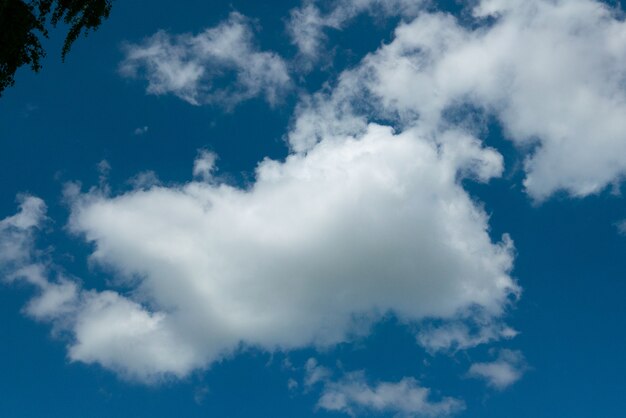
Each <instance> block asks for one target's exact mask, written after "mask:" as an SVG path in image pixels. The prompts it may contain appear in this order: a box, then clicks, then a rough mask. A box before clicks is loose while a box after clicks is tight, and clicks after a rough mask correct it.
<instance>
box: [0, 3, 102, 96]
mask: <svg viewBox="0 0 626 418" xmlns="http://www.w3.org/2000/svg"><path fill="white" fill-rule="evenodd" d="M111 1H112V0H30V1H29V0H0V94H2V91H3V90H4V89H5V88H6V87H8V86H11V85H13V83H14V78H13V77H14V75H15V71H17V69H18V68H19V67H21V66H22V65H30V67H31V68H32V69H33V70H34V71H39V69H40V68H41V63H40V60H41V58H43V57H44V56H45V51H44V49H43V47H42V46H41V42H40V36H43V37H48V31H47V29H46V24H47V23H48V21H49V24H50V25H52V26H53V27H55V26H56V25H57V24H59V22H63V23H65V24H66V25H68V26H69V31H68V33H67V36H66V38H65V42H64V43H63V49H62V51H61V58H62V59H65V56H66V55H67V53H68V52H69V50H70V48H71V46H72V44H73V43H74V41H76V39H78V37H79V36H80V34H81V33H83V31H84V33H85V34H87V33H88V32H89V31H90V30H95V29H97V28H98V26H100V24H101V23H102V20H103V19H106V18H107V17H109V13H110V11H111Z"/></svg>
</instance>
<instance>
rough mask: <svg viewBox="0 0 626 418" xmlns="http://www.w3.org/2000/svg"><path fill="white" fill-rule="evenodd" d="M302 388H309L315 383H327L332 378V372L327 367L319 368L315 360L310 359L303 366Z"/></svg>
mask: <svg viewBox="0 0 626 418" xmlns="http://www.w3.org/2000/svg"><path fill="white" fill-rule="evenodd" d="M304 372H305V375H304V386H305V387H306V388H310V387H311V386H313V385H315V384H317V383H323V382H326V381H328V379H330V377H331V376H332V371H331V370H330V369H328V368H327V367H324V366H320V365H319V364H318V363H317V360H316V359H314V358H310V359H308V360H307V362H306V363H305V365H304Z"/></svg>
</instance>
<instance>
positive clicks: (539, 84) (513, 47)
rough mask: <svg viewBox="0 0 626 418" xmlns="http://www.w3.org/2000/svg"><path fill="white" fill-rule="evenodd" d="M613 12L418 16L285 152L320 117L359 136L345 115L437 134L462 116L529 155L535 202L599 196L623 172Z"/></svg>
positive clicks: (588, 6) (306, 113)
mask: <svg viewBox="0 0 626 418" xmlns="http://www.w3.org/2000/svg"><path fill="white" fill-rule="evenodd" d="M615 13H616V12H614V11H613V9H611V8H610V7H609V6H607V5H605V4H603V3H600V2H597V1H594V0H568V1H564V0H555V1H548V0H512V1H497V0H483V1H480V2H478V3H477V4H476V6H475V7H474V8H473V23H474V24H473V25H472V26H471V27H466V26H464V25H462V24H460V23H459V22H458V21H457V19H455V18H454V17H453V16H450V15H448V14H443V13H428V12H421V13H419V15H418V16H417V18H416V19H415V20H413V21H412V22H410V23H404V24H400V26H399V27H398V28H397V29H396V33H395V39H394V40H393V41H392V42H391V43H389V44H388V45H384V46H383V47H381V48H380V49H379V50H378V51H376V52H375V53H372V54H370V55H368V56H367V57H366V58H365V59H364V60H363V62H362V63H361V65H360V66H359V67H358V68H356V69H354V70H352V71H347V72H344V74H342V76H341V77H340V80H339V83H338V86H337V88H336V89H334V90H333V91H332V93H331V94H330V95H328V97H326V100H320V96H319V95H318V96H315V97H314V99H311V100H309V102H308V103H304V104H303V105H301V108H300V110H299V113H298V117H297V118H296V120H295V122H294V126H295V129H294V132H293V133H292V135H291V143H292V147H293V148H294V149H295V150H303V149H306V147H308V146H310V145H311V143H310V142H307V141H311V138H312V136H311V135H310V134H309V132H310V131H311V127H314V126H315V125H316V124H321V123H322V121H323V120H324V119H328V116H329V115H333V114H338V115H340V119H339V120H338V122H337V123H327V124H325V126H326V129H335V130H338V131H340V132H341V131H342V130H344V131H345V129H346V127H349V128H351V129H355V128H359V129H362V124H358V123H356V122H358V119H356V120H355V119H354V115H351V114H350V112H351V111H352V112H353V113H355V112H356V111H355V110H354V109H362V108H364V107H365V109H367V110H368V112H366V116H368V117H371V115H372V114H374V115H376V116H377V117H379V118H380V117H383V118H394V119H396V120H397V121H398V122H397V123H399V124H401V125H403V126H411V125H413V124H415V123H416V121H418V120H419V123H420V125H421V126H424V127H425V126H430V129H432V130H433V131H437V130H439V129H441V128H442V126H443V127H445V126H448V125H450V124H456V123H457V121H453V120H452V119H454V118H452V119H451V118H450V117H449V116H450V115H451V114H455V113H459V109H464V107H463V106H465V109H466V108H467V105H470V106H473V107H474V108H477V109H479V110H481V111H485V112H487V113H491V114H494V115H496V116H497V117H498V119H499V121H500V122H501V124H502V126H503V127H504V129H505V132H506V136H507V137H508V138H509V139H511V140H512V141H514V142H515V143H516V144H517V145H518V146H519V147H520V149H521V150H524V151H526V152H528V157H527V159H526V164H525V169H526V172H527V177H526V180H525V186H526V188H527V190H528V192H529V194H530V195H531V196H532V197H533V198H534V199H536V200H542V199H545V198H546V197H548V196H549V195H551V194H552V193H554V192H556V191H559V190H564V191H566V192H568V193H569V194H571V195H573V196H585V195H589V194H592V193H597V192H599V191H601V190H602V189H603V188H604V187H605V186H607V184H610V183H612V182H616V181H620V180H621V178H622V177H623V175H624V173H625V172H626V157H625V156H626V141H625V140H624V139H625V138H626V119H625V118H624V117H623V115H624V114H626V91H625V90H624V80H625V79H626V70H625V69H626V52H625V51H626V23H625V22H623V21H622V20H621V19H619V18H618V17H617V16H615ZM322 98H323V96H322ZM364 99H366V100H364ZM373 101H377V104H376V105H372V102H373ZM364 102H365V103H366V105H364ZM464 112H465V111H460V113H462V114H463V113H464ZM356 113H359V112H356ZM360 114H363V112H360ZM346 115H347V116H346ZM335 119H336V120H337V118H335ZM348 123H349V124H348ZM465 125H466V124H465ZM461 126H463V124H461Z"/></svg>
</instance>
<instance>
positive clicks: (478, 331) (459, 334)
mask: <svg viewBox="0 0 626 418" xmlns="http://www.w3.org/2000/svg"><path fill="white" fill-rule="evenodd" d="M482 319H483V318H480V315H478V316H474V317H473V318H471V320H472V321H474V322H477V323H474V324H471V323H468V322H471V321H458V322H449V323H446V324H443V325H439V326H424V327H422V328H421V329H420V331H419V333H418V335H417V341H418V342H419V344H420V345H421V346H422V347H424V348H426V350H427V351H428V352H429V353H431V354H434V353H437V352H441V351H444V352H445V351H449V350H453V351H458V350H466V349H468V348H472V347H476V346H478V345H481V344H487V343H490V342H492V341H498V340H501V339H511V338H514V337H515V336H517V331H515V330H514V329H512V328H511V327H509V326H507V325H506V324H504V323H502V322H499V321H497V320H496V321H495V322H494V321H493V319H492V318H487V319H486V320H482Z"/></svg>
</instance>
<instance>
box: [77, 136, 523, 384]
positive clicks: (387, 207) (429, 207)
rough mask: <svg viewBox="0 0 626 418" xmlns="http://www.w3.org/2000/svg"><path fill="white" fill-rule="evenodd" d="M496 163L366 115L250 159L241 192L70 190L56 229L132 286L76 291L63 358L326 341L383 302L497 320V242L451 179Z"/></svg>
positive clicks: (160, 360)
mask: <svg viewBox="0 0 626 418" xmlns="http://www.w3.org/2000/svg"><path fill="white" fill-rule="evenodd" d="M206 158H207V155H206V154H204V153H201V155H200V158H199V160H198V161H197V162H196V166H200V165H203V164H204V162H206ZM204 165H206V164H204ZM501 170H502V160H501V157H500V156H499V155H498V154H497V153H495V152H494V151H493V150H491V149H485V148H482V147H481V146H480V143H479V141H478V140H476V139H475V138H472V137H468V136H466V135H464V134H462V133H459V132H454V131H451V132H449V133H447V135H444V136H440V137H439V138H438V142H435V141H434V140H433V139H431V138H428V137H427V136H425V135H424V134H423V133H422V132H420V131H419V130H417V129H414V130H407V131H405V132H403V133H401V134H394V133H393V132H392V130H391V129H390V128H387V127H382V126H379V125H370V127H369V128H368V130H367V133H366V134H364V135H363V136H362V137H358V138H353V137H344V138H341V139H338V138H330V139H328V140H324V141H322V142H320V143H318V144H317V145H316V146H315V147H314V148H313V149H311V150H310V151H309V152H308V153H307V154H306V155H304V154H294V155H291V156H290V157H288V158H287V160H286V161H285V162H278V161H272V160H265V161H263V162H262V163H261V164H260V165H259V167H258V169H257V180H256V182H255V183H254V185H253V186H252V187H251V188H249V189H245V190H244V189H240V188H236V187H232V186H229V185H226V184H221V183H216V182H214V181H213V180H212V179H210V180H211V181H194V182H190V183H188V184H186V185H181V186H178V187H169V188H166V187H160V186H152V187H149V188H147V189H146V190H135V191H131V192H128V193H126V194H123V195H120V196H115V197H108V196H107V195H106V194H101V193H98V192H93V191H92V192H90V193H87V194H85V195H79V196H77V197H75V199H76V200H75V202H74V203H73V206H72V216H71V222H70V228H71V230H72V231H74V232H75V233H77V234H81V235H83V236H84V237H85V238H86V239H87V241H89V242H91V243H93V244H94V248H95V250H94V252H93V255H92V259H93V261H95V262H97V263H99V264H101V265H102V266H105V267H107V268H109V269H110V271H111V272H112V273H113V274H114V275H115V277H117V278H118V280H119V281H120V282H118V283H119V284H122V283H123V284H124V285H126V286H131V287H132V288H133V289H134V291H133V292H132V296H131V297H123V296H121V295H120V294H118V293H116V292H113V291H105V292H100V293H97V292H93V291H81V292H80V295H79V297H78V299H79V302H77V304H76V306H75V308H74V315H73V317H72V321H71V325H70V328H71V333H72V334H73V336H74V341H73V343H72V344H71V346H70V358H72V359H74V360H80V361H84V362H88V363H99V364H101V365H103V366H105V367H108V368H111V369H114V370H117V371H119V372H121V373H122V374H124V375H127V376H130V377H134V378H138V379H148V380H149V379H153V378H155V377H158V376H161V375H166V374H174V375H178V376H182V375H185V374H186V373H188V372H189V371H191V370H192V369H194V368H198V367H204V366H206V365H209V364H210V363H211V362H213V361H215V360H217V359H220V358H222V357H223V356H224V355H227V354H229V353H232V352H233V351H234V350H237V349H238V348H239V347H240V346H241V344H243V346H244V347H245V346H255V347H260V348H263V349H266V350H269V351H272V350H288V349H293V348H300V347H305V346H310V345H317V346H320V345H332V344H336V343H338V342H341V341H345V340H347V339H350V338H351V336H353V335H355V334H358V333H361V332H364V331H367V326H368V325H369V324H370V323H371V322H372V321H375V320H377V319H378V318H380V317H381V315H384V314H386V313H388V312H392V313H394V314H395V315H397V316H398V317H399V318H400V319H401V320H402V321H404V322H406V323H418V322H419V321H422V320H423V319H425V318H440V319H442V320H459V318H467V317H468V316H471V315H473V312H477V311H480V312H481V315H482V316H487V317H491V318H499V317H501V315H503V314H504V312H505V310H506V307H507V305H508V303H509V300H510V298H511V297H512V296H513V297H514V296H515V295H516V294H517V293H518V292H519V288H518V286H517V285H516V283H515V282H514V281H513V280H512V279H511V277H510V276H509V271H510V269H511V265H512V260H513V257H512V244H511V242H510V240H509V239H508V237H504V238H503V240H502V242H500V243H493V242H492V241H491V239H490V237H489V234H488V225H487V217H486V215H485V213H484V212H483V211H482V210H481V208H480V207H478V206H477V205H476V204H475V203H474V202H473V201H472V199H471V198H470V197H469V196H468V195H467V193H466V192H465V191H464V190H463V188H462V187H461V186H460V184H459V181H460V179H462V178H466V177H468V176H469V177H471V178H474V179H476V180H478V181H487V180H488V179H489V178H491V177H493V176H496V175H499V173H500V172H501Z"/></svg>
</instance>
